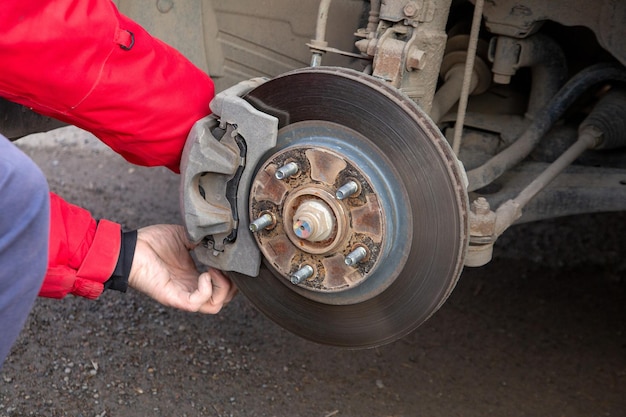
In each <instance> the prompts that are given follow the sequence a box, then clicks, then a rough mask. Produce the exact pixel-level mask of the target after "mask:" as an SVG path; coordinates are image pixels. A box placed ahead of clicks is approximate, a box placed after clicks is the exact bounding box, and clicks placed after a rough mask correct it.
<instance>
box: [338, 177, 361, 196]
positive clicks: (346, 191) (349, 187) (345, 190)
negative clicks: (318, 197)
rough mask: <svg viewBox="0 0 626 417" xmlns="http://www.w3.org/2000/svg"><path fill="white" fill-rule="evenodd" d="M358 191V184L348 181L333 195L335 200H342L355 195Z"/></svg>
mask: <svg viewBox="0 0 626 417" xmlns="http://www.w3.org/2000/svg"><path fill="white" fill-rule="evenodd" d="M358 191H359V184H357V183H356V182H355V181H348V182H347V183H345V184H344V185H342V186H341V187H339V189H338V190H337V192H336V193H335V197H337V200H344V199H346V198H348V197H350V196H351V195H354V194H356V193H357V192H358Z"/></svg>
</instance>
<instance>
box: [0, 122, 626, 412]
mask: <svg viewBox="0 0 626 417" xmlns="http://www.w3.org/2000/svg"><path fill="white" fill-rule="evenodd" d="M55 138H56V139H54V140H53V139H50V138H49V137H48V136H45V135H44V136H43V138H42V137H39V138H38V139H37V140H34V141H27V142H25V143H23V144H22V146H23V149H24V150H25V151H26V152H27V153H28V154H30V155H31V156H32V157H33V159H34V160H35V161H36V162H37V163H38V164H39V165H40V166H41V167H42V169H43V170H44V171H45V173H46V175H47V176H48V179H49V183H50V187H51V189H52V190H54V191H55V192H57V193H58V194H60V195H62V196H63V197H64V198H66V199H67V200H68V201H70V202H73V203H75V204H78V205H81V206H83V207H86V208H88V209H90V210H91V211H92V212H93V214H94V216H95V217H106V218H109V219H111V220H115V221H118V222H120V223H121V224H122V225H123V227H124V228H126V229H131V228H137V227H141V226H145V225H149V224H154V223H180V220H179V214H178V182H177V181H178V179H177V177H176V176H175V175H174V174H172V173H170V172H168V171H167V170H165V169H161V168H140V167H135V166H132V165H130V164H128V163H127V162H125V161H124V160H123V159H122V158H120V157H119V156H117V155H115V154H113V153H112V152H111V151H110V150H108V149H106V148H104V147H103V146H101V145H98V144H94V142H93V139H91V138H88V137H87V136H86V135H85V134H84V133H82V132H80V131H77V130H72V129H69V130H68V129H64V130H62V131H61V132H60V133H59V132H57V133H56V134H55ZM625 226H626V215H624V213H618V214H596V215H591V216H578V217H573V218H566V219H559V220H554V221H549V222H543V223H538V224H534V225H522V226H517V227H514V228H513V229H511V230H510V231H508V232H507V233H506V234H505V235H504V236H503V237H502V239H501V240H500V241H499V242H498V245H497V248H496V254H495V259H494V261H493V262H492V263H490V264H489V265H487V266H485V267H483V268H479V269H467V270H466V271H465V272H464V273H463V275H462V277H461V280H460V281H459V283H458V285H457V288H456V290H455V291H454V292H453V294H452V296H451V297H450V299H449V300H448V301H447V303H446V304H445V305H444V306H443V307H442V308H441V310H440V311H439V312H437V313H436V314H435V315H434V316H433V317H432V318H431V319H430V320H429V321H428V322H427V323H426V324H425V325H423V326H422V327H420V328H419V329H417V330H416V331H415V332H413V333H411V334H410V335H408V336H406V337H404V338H403V339H401V340H398V341H397V342H395V343H392V344H390V345H387V346H383V347H379V348H376V349H370V350H360V351H350V350H344V349H337V348H333V347H327V346H320V345H317V344H314V343H311V342H308V341H305V340H303V339H300V338H298V337H296V336H294V335H291V334H289V333H288V332H286V331H284V330H282V329H281V328H280V327H279V326H277V325H276V324H274V323H273V322H271V321H269V320H268V319H266V318H265V317H264V316H263V315H261V314H260V313H258V312H257V311H256V310H255V309H254V307H253V306H252V305H251V304H250V303H249V302H248V301H247V300H246V298H245V297H244V296H242V295H239V296H238V297H237V298H236V299H235V300H234V301H233V302H232V303H231V304H229V305H228V306H227V307H226V308H225V309H224V310H223V311H222V312H221V313H220V314H218V315H216V316H202V315H197V314H189V313H184V312H180V311H175V310H172V309H169V308H164V307H161V306H160V305H159V304H157V303H156V302H154V301H152V300H150V299H149V298H147V297H145V296H143V295H142V294H139V293H137V292H135V291H132V290H130V291H129V292H128V293H127V294H121V293H117V292H107V293H105V294H103V295H102V296H101V298H100V299H98V300H96V301H89V300H84V299H80V298H75V297H71V296H70V297H68V298H66V299H64V300H61V301H59V300H49V299H38V300H37V302H36V304H35V307H34V309H33V311H32V314H31V315H30V318H29V320H28V323H27V325H26V327H25V329H24V331H23V332H22V334H21V336H20V338H19V340H18V342H17V344H16V345H15V346H14V348H13V351H12V354H11V355H10V356H9V358H8V359H7V361H6V363H5V364H4V367H3V369H2V370H1V371H0V416H6V417H10V416H83V417H104V416H108V417H113V416H115V417H117V416H128V417H132V416H210V417H226V416H259V417H261V416H278V417H282V416H290V417H297V416H303V417H304V416H306V417H333V416H337V417H348V416H350V417H367V416H380V417H401V416H431V417H453V416H459V417H460V416H464V417H471V416H510V417H517V416H520V417H521V416H555V417H561V416H568V417H578V416H626V394H625V393H626V291H625V290H626V284H625V280H624V277H625V276H626V262H625V261H624V259H626V258H625V256H624V255H625V253H626V238H625V237H624V236H625V233H624V231H625V230H626V227H625Z"/></svg>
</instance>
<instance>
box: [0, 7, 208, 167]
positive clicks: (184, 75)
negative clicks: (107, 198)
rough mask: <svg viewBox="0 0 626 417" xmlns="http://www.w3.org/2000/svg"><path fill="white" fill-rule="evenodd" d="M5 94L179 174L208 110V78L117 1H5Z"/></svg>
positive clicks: (0, 23)
mask: <svg viewBox="0 0 626 417" xmlns="http://www.w3.org/2000/svg"><path fill="white" fill-rule="evenodd" d="M0 27H1V28H2V36H0V56H1V57H2V65H1V66H0V96H3V97H5V98H7V99H9V100H11V101H14V102H18V103H20V104H23V105H26V106H28V107H31V108H33V109H34V110H35V111H37V112H39V113H42V114H45V115H47V116H51V117H54V118H57V119H60V120H63V121H65V122H68V123H70V124H73V125H76V126H78V127H81V128H83V129H85V130H88V131H90V132H92V133H93V134H95V135H96V136H97V137H99V138H100V139H101V140H102V141H104V142H105V143H107V144H108V145H109V146H110V147H111V148H113V149H114V150H115V151H117V152H118V153H120V154H121V155H122V156H124V157H125V158H126V159H127V160H128V161H130V162H133V163H135V164H139V165H149V166H154V165H163V166H167V167H169V168H170V169H172V170H174V171H176V172H177V171H178V170H179V165H180V156H181V153H182V149H183V146H184V143H185V140H186V137H187V134H188V133H189V131H190V129H191V127H192V125H193V123H194V122H195V121H197V120H199V119H201V118H202V117H204V116H206V115H207V114H208V113H209V102H210V100H211V99H212V97H213V94H214V87H213V83H212V81H211V79H210V78H209V76H208V75H206V74H205V73H203V72H202V71H201V70H199V69H198V68H197V67H195V66H194V65H193V64H192V63H191V62H190V61H188V60H187V59H186V58H184V57H183V56H182V55H181V54H180V53H178V52H177V51H176V50H174V49H173V48H172V47H170V46H168V45H166V44H164V43H163V42H161V41H159V40H157V39H155V38H153V37H152V36H150V35H149V34H148V33H147V32H146V31H145V30H144V29H142V28H141V27H140V26H139V25H138V24H137V23H135V22H133V21H131V20H130V19H128V18H126V17H125V16H122V15H120V14H119V12H118V11H117V9H116V8H115V6H114V5H113V3H112V2H111V1H110V0H55V1H41V0H20V1H9V2H3V3H2V12H1V13H0Z"/></svg>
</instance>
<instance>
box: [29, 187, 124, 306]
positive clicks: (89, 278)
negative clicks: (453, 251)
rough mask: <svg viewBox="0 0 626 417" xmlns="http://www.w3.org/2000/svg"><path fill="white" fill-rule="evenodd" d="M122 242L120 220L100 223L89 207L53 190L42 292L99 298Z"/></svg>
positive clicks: (52, 294)
mask: <svg viewBox="0 0 626 417" xmlns="http://www.w3.org/2000/svg"><path fill="white" fill-rule="evenodd" d="M120 242H121V228H120V225H119V224H116V223H113V222H110V221H108V220H100V221H99V222H97V223H96V221H95V220H94V219H93V218H92V217H91V214H89V212H88V211H87V210H85V209H82V208H80V207H77V206H73V205H71V204H68V203H67V202H65V201H63V200H62V199H61V198H60V197H59V196H57V195H55V194H52V193H51V194H50V243H49V255H48V256H49V257H48V271H47V273H46V277H45V279H44V282H43V286H42V287H41V290H40V292H39V295H40V296H43V297H52V298H63V297H65V296H66V295H67V294H69V293H71V294H74V295H78V296H81V297H86V298H92V299H94V298H97V297H98V296H99V295H100V294H101V293H102V291H103V290H104V282H105V281H106V280H107V279H109V277H110V276H111V274H112V273H113V270H114V269H115V265H116V263H117V259H118V256H119V252H120Z"/></svg>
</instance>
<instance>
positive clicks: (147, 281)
mask: <svg viewBox="0 0 626 417" xmlns="http://www.w3.org/2000/svg"><path fill="white" fill-rule="evenodd" d="M193 247H194V245H193V244H192V243H190V242H189V241H188V239H187V237H186V235H185V231H184V229H183V228H182V227H181V226H174V225H155V226H148V227H144V228H142V229H139V230H138V232H137V246H136V247H135V257H134V258H133V264H132V267H131V270H130V276H129V278H128V285H129V286H131V287H133V288H135V289H136V290H139V291H141V292H143V293H145V294H147V295H148V296H150V297H152V298H154V299H155V300H157V301H158V302H160V303H161V304H163V305H166V306H170V307H175V308H179V309H181V310H186V311H194V312H195V311H199V312H201V313H207V314H215V313H217V312H218V311H220V309H221V308H222V307H223V306H224V305H225V304H226V303H228V302H229V301H230V300H231V299H232V298H233V296H234V295H235V293H236V291H237V289H236V288H235V286H234V285H233V284H232V283H231V282H230V280H229V279H228V278H227V277H226V276H225V275H224V274H223V273H222V272H221V271H218V270H216V269H211V270H209V271H208V272H204V273H202V274H201V273H200V272H198V270H197V269H196V266H195V264H194V261H193V259H192V258H191V256H190V255H189V251H190V250H191V249H193Z"/></svg>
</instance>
